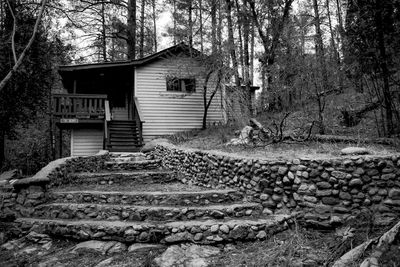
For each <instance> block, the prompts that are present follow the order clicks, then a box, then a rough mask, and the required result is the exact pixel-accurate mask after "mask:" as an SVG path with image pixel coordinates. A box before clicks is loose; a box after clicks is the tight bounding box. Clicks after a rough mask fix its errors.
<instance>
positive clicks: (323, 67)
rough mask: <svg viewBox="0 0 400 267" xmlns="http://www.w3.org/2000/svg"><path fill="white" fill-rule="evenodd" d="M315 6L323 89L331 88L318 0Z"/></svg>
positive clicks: (317, 43)
mask: <svg viewBox="0 0 400 267" xmlns="http://www.w3.org/2000/svg"><path fill="white" fill-rule="evenodd" d="M313 6H314V19H315V50H316V56H317V60H318V62H319V67H320V70H321V74H322V85H323V90H328V89H329V83H328V73H327V70H326V64H325V55H324V54H325V53H324V43H323V41H322V31H321V21H320V17H319V7H318V0H313Z"/></svg>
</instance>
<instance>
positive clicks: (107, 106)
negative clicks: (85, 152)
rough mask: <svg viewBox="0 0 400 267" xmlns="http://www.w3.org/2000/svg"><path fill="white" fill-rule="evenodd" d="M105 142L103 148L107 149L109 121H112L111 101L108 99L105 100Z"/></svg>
mask: <svg viewBox="0 0 400 267" xmlns="http://www.w3.org/2000/svg"><path fill="white" fill-rule="evenodd" d="M104 112H105V116H104V144H103V148H104V149H107V147H108V143H109V138H108V137H109V136H110V133H109V128H108V122H109V121H111V111H110V102H109V101H108V100H105V101H104Z"/></svg>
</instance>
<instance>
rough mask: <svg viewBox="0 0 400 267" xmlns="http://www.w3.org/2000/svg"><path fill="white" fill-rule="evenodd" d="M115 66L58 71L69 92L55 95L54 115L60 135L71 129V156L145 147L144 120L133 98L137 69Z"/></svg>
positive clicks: (68, 68)
mask: <svg viewBox="0 0 400 267" xmlns="http://www.w3.org/2000/svg"><path fill="white" fill-rule="evenodd" d="M115 64H116V63H113V64H109V63H103V64H90V65H75V66H61V67H60V69H59V73H60V75H61V77H62V84H63V87H64V91H66V92H64V93H59V94H53V96H52V116H53V120H54V122H55V123H54V124H55V125H57V126H58V128H59V130H60V132H61V131H63V130H64V129H69V130H71V155H72V156H74V152H76V153H75V155H85V154H91V153H92V152H93V151H95V150H99V148H100V149H108V150H111V151H135V150H137V149H138V148H140V147H141V146H142V145H143V139H142V123H143V121H142V119H141V116H140V115H141V114H140V107H139V103H138V100H137V99H136V98H135V96H134V79H135V77H134V69H133V67H132V66H130V65H126V64H122V66H119V65H118V64H117V66H115ZM111 66H112V67H111ZM60 135H62V134H60ZM99 136H102V138H101V139H102V140H100V138H99ZM100 141H101V142H100ZM82 148H85V149H82ZM77 151H81V152H77Z"/></svg>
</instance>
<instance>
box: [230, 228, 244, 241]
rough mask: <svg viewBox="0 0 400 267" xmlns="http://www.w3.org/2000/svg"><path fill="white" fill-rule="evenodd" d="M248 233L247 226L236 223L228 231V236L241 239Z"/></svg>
mask: <svg viewBox="0 0 400 267" xmlns="http://www.w3.org/2000/svg"><path fill="white" fill-rule="evenodd" d="M247 234H248V230H247V227H245V226H243V225H236V226H235V227H234V228H233V229H232V230H231V231H230V233H229V238H232V239H239V240H242V239H244V238H246V236H247Z"/></svg>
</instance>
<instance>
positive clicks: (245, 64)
mask: <svg viewBox="0 0 400 267" xmlns="http://www.w3.org/2000/svg"><path fill="white" fill-rule="evenodd" d="M242 10H243V18H244V19H243V21H242V22H243V66H242V67H243V70H244V71H243V74H244V75H243V79H244V84H245V85H246V94H247V96H248V104H249V110H250V114H253V113H254V110H253V105H252V99H251V91H250V85H251V81H250V59H249V34H250V24H249V20H248V19H246V17H248V7H247V1H246V0H243V8H242Z"/></svg>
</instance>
